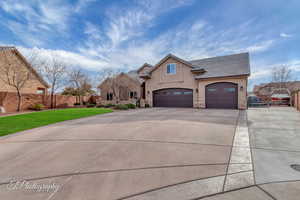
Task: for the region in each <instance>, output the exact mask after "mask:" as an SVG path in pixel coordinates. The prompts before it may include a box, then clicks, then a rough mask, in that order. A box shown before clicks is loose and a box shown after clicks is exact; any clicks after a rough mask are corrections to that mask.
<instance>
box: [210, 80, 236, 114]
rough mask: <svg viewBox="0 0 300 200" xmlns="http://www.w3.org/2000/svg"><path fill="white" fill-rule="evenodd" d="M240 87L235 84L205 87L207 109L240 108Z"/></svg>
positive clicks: (217, 84) (216, 84)
mask: <svg viewBox="0 0 300 200" xmlns="http://www.w3.org/2000/svg"><path fill="white" fill-rule="evenodd" d="M237 89H238V87H237V84H234V83H226V82H224V83H213V84H209V85H207V86H206V87H205V103H206V108H225V109H237V108H238V90H237Z"/></svg>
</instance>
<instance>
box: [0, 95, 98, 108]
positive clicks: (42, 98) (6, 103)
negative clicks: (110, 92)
mask: <svg viewBox="0 0 300 200" xmlns="http://www.w3.org/2000/svg"><path fill="white" fill-rule="evenodd" d="M81 99H82V101H85V102H91V103H93V102H94V100H95V99H97V101H99V98H98V97H93V98H92V97H90V96H85V97H82V98H81ZM76 102H77V101H76V97H75V96H65V95H55V96H54V104H55V107H56V108H66V107H73V105H74V103H76ZM17 104H18V97H17V94H16V93H14V92H0V106H2V107H4V109H5V110H6V112H15V111H16V110H17ZM35 104H43V105H45V106H46V107H47V108H50V105H51V97H50V95H43V94H22V104H21V110H28V109H29V108H30V107H31V106H33V105H35Z"/></svg>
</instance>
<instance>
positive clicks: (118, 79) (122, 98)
mask: <svg viewBox="0 0 300 200" xmlns="http://www.w3.org/2000/svg"><path fill="white" fill-rule="evenodd" d="M142 83H143V82H142V79H140V78H139V76H138V74H137V72H136V71H131V72H129V73H121V74H118V75H116V76H114V77H109V78H107V79H105V80H104V81H103V82H102V83H101V84H100V85H99V86H98V88H99V90H100V93H101V102H102V103H103V104H107V103H112V104H127V103H134V104H136V102H137V101H138V100H140V98H141V94H142V89H141V85H142Z"/></svg>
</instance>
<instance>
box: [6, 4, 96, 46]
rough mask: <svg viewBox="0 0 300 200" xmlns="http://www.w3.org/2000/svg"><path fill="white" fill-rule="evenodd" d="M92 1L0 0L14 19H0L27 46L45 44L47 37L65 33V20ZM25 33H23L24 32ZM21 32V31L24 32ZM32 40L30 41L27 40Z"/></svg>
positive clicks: (67, 21) (66, 23) (66, 31)
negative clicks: (71, 2) (73, 2)
mask: <svg viewBox="0 0 300 200" xmlns="http://www.w3.org/2000/svg"><path fill="white" fill-rule="evenodd" d="M91 1H92V0H79V1H78V4H74V5H72V4H69V3H67V2H66V1H60V0H51V1H46V0H27V1H26V3H20V1H19V0H1V1H0V8H2V9H3V10H4V11H5V12H6V13H8V14H10V15H12V16H13V17H14V18H12V19H10V20H5V21H4V20H3V21H2V22H0V24H2V25H3V26H6V27H7V28H8V29H9V30H11V32H12V33H13V34H15V35H16V36H17V37H18V38H19V39H20V40H22V41H23V42H24V43H25V44H26V45H28V46H34V45H42V44H47V39H48V38H51V37H52V36H55V35H57V34H59V35H66V34H69V31H68V28H69V24H70V23H69V20H70V17H71V16H72V14H74V13H75V12H76V10H78V9H79V7H80V8H81V7H82V6H84V5H86V4H87V3H88V2H91ZM25 32H26V33H25ZM24 33H25V34H24ZM32 38H34V39H32ZM32 40H34V41H35V42H34V43H31V42H32Z"/></svg>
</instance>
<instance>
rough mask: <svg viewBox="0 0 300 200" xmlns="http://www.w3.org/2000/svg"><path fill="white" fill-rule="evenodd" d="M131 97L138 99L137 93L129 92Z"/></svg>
mask: <svg viewBox="0 0 300 200" xmlns="http://www.w3.org/2000/svg"><path fill="white" fill-rule="evenodd" d="M129 97H130V98H131V99H132V98H137V92H129Z"/></svg>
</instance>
